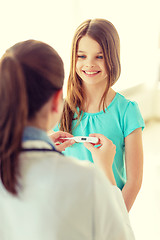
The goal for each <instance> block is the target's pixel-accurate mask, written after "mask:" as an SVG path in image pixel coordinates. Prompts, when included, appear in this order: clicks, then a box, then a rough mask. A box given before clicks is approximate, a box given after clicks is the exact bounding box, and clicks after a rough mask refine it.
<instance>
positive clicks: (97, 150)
mask: <svg viewBox="0 0 160 240" xmlns="http://www.w3.org/2000/svg"><path fill="white" fill-rule="evenodd" d="M89 136H90V137H97V138H98V139H99V141H98V143H96V144H92V143H88V142H86V143H84V146H85V147H86V148H87V149H88V150H89V151H90V152H91V154H92V158H93V161H94V163H95V165H96V166H98V167H99V168H100V169H101V170H102V171H103V172H104V173H105V174H106V175H107V177H108V178H109V180H110V182H111V183H112V184H113V185H116V182H115V178H114V175H113V171H112V164H113V160H114V156H115V153H116V146H115V145H114V144H113V142H112V141H111V140H109V139H108V138H106V137H105V136H104V135H102V134H96V133H95V134H90V135H89ZM96 145H98V146H97V147H96Z"/></svg>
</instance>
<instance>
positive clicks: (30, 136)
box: [22, 126, 55, 148]
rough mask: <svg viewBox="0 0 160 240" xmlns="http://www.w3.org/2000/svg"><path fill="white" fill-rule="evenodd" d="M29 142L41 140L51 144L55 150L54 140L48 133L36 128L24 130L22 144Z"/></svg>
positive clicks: (28, 127) (29, 127)
mask: <svg viewBox="0 0 160 240" xmlns="http://www.w3.org/2000/svg"><path fill="white" fill-rule="evenodd" d="M29 140H41V141H44V142H47V143H49V144H50V145H51V146H52V147H53V148H55V147H54V144H53V142H52V140H51V139H50V138H49V137H48V135H47V133H46V132H45V131H43V130H41V129H39V128H36V127H31V126H27V127H25V128H24V131H23V136H22V142H25V141H29Z"/></svg>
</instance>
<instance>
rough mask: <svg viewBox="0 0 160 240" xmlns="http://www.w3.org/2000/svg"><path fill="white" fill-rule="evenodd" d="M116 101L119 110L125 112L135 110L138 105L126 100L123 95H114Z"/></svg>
mask: <svg viewBox="0 0 160 240" xmlns="http://www.w3.org/2000/svg"><path fill="white" fill-rule="evenodd" d="M116 100H117V101H115V104H117V105H118V106H119V107H120V108H122V109H125V108H126V110H127V108H132V107H133V108H137V107H138V104H137V102H136V101H133V100H130V99H128V98H126V97H125V96H124V95H122V94H120V93H118V92H117V93H116Z"/></svg>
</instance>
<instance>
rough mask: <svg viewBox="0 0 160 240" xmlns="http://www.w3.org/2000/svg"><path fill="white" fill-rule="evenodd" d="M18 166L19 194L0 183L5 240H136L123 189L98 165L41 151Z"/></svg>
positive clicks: (0, 226) (35, 144) (38, 144)
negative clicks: (113, 182) (109, 178)
mask: <svg viewBox="0 0 160 240" xmlns="http://www.w3.org/2000/svg"><path fill="white" fill-rule="evenodd" d="M24 147H25V148H46V149H50V148H51V146H50V145H49V144H47V143H46V142H43V141H27V142H25V143H24ZM19 162H20V178H19V183H20V184H21V189H20V190H19V193H18V196H13V195H11V194H10V193H8V192H7V191H6V190H5V189H4V187H3V185H2V184H1V183H0V240H107V239H108V240H126V239H128V240H132V239H134V235H133V232H132V229H131V226H130V222H129V219H128V213H127V210H126V208H125V204H124V201H123V198H122V194H121V191H120V190H119V189H118V188H117V187H115V186H112V185H111V184H110V183H109V181H108V179H107V178H106V177H105V176H104V175H103V173H102V172H101V171H100V170H97V169H96V168H95V167H94V165H93V164H91V163H89V162H87V161H78V160H76V159H73V158H67V157H65V156H63V155H61V154H59V153H57V152H37V151H33V152H22V153H21V154H20V158H19Z"/></svg>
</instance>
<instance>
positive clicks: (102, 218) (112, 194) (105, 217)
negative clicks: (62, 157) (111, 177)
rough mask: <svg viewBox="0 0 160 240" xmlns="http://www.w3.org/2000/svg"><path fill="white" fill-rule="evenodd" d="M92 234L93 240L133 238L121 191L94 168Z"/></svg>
mask: <svg viewBox="0 0 160 240" xmlns="http://www.w3.org/2000/svg"><path fill="white" fill-rule="evenodd" d="M93 201H94V203H93V206H94V209H93V212H94V213H93V215H94V217H93V219H94V222H93V226H94V227H93V235H94V238H93V239H95V240H99V239H101V240H107V239H109V240H134V239H135V238H134V234H133V231H132V228H131V225H130V221H129V216H128V212H127V209H126V206H125V203H124V200H123V196H122V193H121V191H120V190H119V189H118V188H117V187H116V186H113V185H111V184H110V182H109V181H108V179H107V178H106V176H105V175H104V174H103V173H101V172H100V171H99V170H97V169H95V178H94V200H93Z"/></svg>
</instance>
